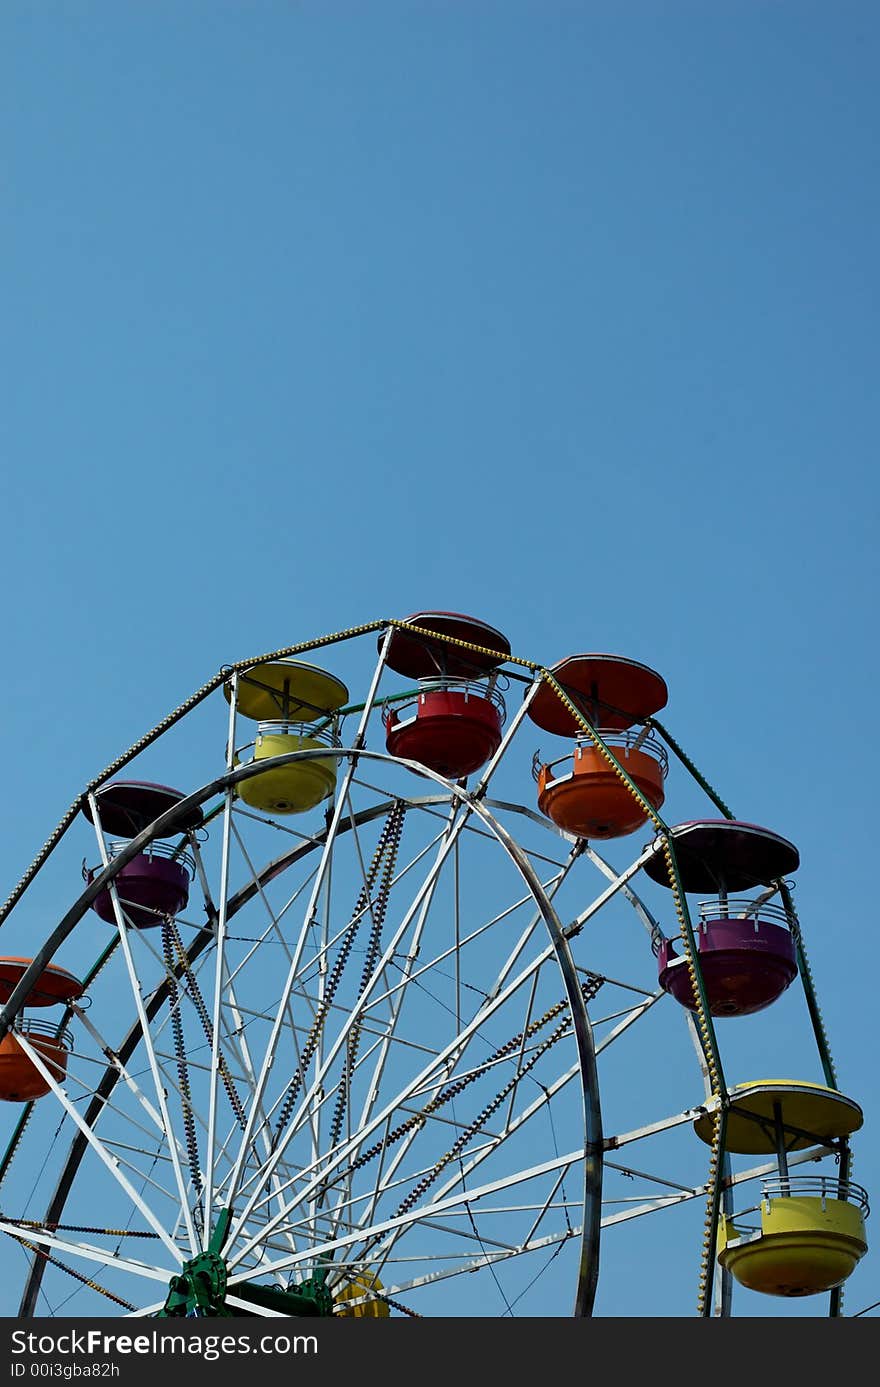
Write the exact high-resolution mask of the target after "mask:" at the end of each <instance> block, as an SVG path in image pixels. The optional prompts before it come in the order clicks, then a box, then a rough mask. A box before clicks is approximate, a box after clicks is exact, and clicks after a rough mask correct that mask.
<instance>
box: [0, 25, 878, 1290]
mask: <svg viewBox="0 0 880 1387" xmlns="http://www.w3.org/2000/svg"><path fill="white" fill-rule="evenodd" d="M878 48H880V11H878V8H877V6H876V5H874V4H871V3H867V0H864V2H863V3H854V2H853V0H838V3H836V4H834V5H829V4H824V3H823V4H820V3H813V0H777V2H776V3H770V2H769V0H766V2H762V3H758V0H737V3H733V0H721V3H717V4H712V5H708V4H706V3H697V2H696V0H693V2H691V3H685V0H662V3H661V0H650V2H649V0H616V2H615V3H610V0H609V2H608V3H592V2H591V0H583V2H582V3H562V0H530V2H528V3H527V2H526V0H497V2H496V3H489V2H488V0H468V3H466V4H465V3H452V2H451V0H447V3H439V0H438V3H427V2H426V0H407V2H406V3H403V0H399V3H389V2H388V0H368V3H364V2H363V0H361V2H360V3H339V2H338V0H323V3H316V0H286V2H282V0H260V3H258V4H247V3H228V2H227V0H201V2H200V0H174V2H173V3H165V0H151V3H149V4H136V3H131V0H129V3H122V4H119V3H103V4H100V3H94V2H93V3H85V2H83V3H66V2H65V0H55V3H53V4H42V5H36V4H33V3H31V2H30V0H6V3H5V4H4V5H3V6H2V14H0V121H2V129H3V132H4V133H3V141H2V143H3V187H4V192H3V197H2V200H0V265H2V271H0V273H2V280H3V294H2V299H3V311H2V317H0V368H2V369H0V378H2V381H3V406H2V409H0V452H2V468H3V473H2V476H3V501H4V514H5V527H4V539H3V544H2V546H0V591H2V593H3V633H4V646H5V659H4V678H3V681H2V686H0V700H2V704H0V707H2V714H3V726H4V728H5V748H4V770H5V774H4V781H5V786H6V796H7V813H6V815H5V816H4V832H3V838H2V842H0V865H2V886H0V894H2V895H3V896H4V897H5V895H6V894H7V891H8V890H9V889H11V888H12V886H13V885H14V883H15V882H16V881H17V880H18V878H19V877H20V876H21V874H22V872H23V871H24V869H25V868H26V867H27V865H28V864H29V862H30V861H31V859H32V858H33V856H34V855H35V853H36V852H37V850H38V849H39V847H40V846H41V845H42V843H43V842H44V840H45V839H46V838H47V836H48V834H49V833H50V831H51V830H52V828H53V826H54V825H55V823H56V821H57V820H58V819H59V818H60V817H61V815H62V813H63V812H64V811H65V810H66V808H67V806H68V805H69V804H70V803H71V801H72V800H73V799H74V798H75V797H76V796H77V795H78V794H79V792H80V790H81V789H82V787H83V785H84V784H85V782H86V781H87V780H88V779H90V778H91V777H92V776H94V775H96V774H97V773H98V772H99V771H100V770H101V769H103V767H104V766H105V765H106V764H107V763H108V762H109V761H111V760H112V759H113V758H114V757H115V756H116V755H118V754H119V753H120V752H121V751H123V750H124V749H125V748H126V747H127V746H128V745H129V743H131V742H132V741H133V740H134V739H135V738H136V737H138V736H139V735H140V734H141V733H142V732H144V731H145V730H146V729H148V728H149V727H151V726H152V725H153V724H154V723H155V722H157V721H158V720H159V718H160V717H162V716H163V715H164V713H165V712H167V711H168V710H169V709H170V708H171V707H173V706H175V705H176V704H178V703H179V702H180V701H181V700H182V699H183V698H185V697H186V696H187V695H188V694H189V693H190V692H191V691H192V690H193V689H195V688H196V687H197V686H199V685H201V684H202V683H203V682H204V681H205V680H206V679H207V678H209V677H210V676H211V675H212V674H213V673H214V672H215V671H216V670H217V669H218V668H219V667H220V665H222V664H224V663H227V662H230V661H233V660H239V659H244V658H245V657H248V656H250V655H254V656H256V655H259V654H261V653H263V652H265V651H269V650H272V649H275V648H278V647H280V646H284V645H286V644H288V643H293V642H295V641H298V640H304V639H308V638H310V637H314V636H318V635H321V634H322V633H324V632H329V631H334V630H338V629H340V628H343V627H348V626H351V625H354V624H357V623H360V622H367V621H371V620H373V619H376V618H380V617H401V618H402V617H405V616H407V615H408V614H409V613H411V612H414V611H417V610H420V609H425V608H441V609H453V610H459V611H464V612H470V613H473V614H475V615H477V616H480V617H482V618H484V619H485V620H487V621H489V622H490V623H492V624H493V625H495V626H497V627H499V628H501V629H502V630H503V631H504V632H505V633H506V634H507V635H508V636H509V638H510V640H511V644H512V647H513V650H514V652H515V653H516V654H517V655H521V656H523V657H525V658H527V659H530V660H534V661H536V662H538V663H543V664H551V663H552V662H554V661H555V660H558V659H560V658H562V657H563V656H565V655H567V654H570V653H573V652H576V651H583V650H600V651H612V652H617V653H620V654H623V655H628V656H631V657H633V658H634V659H637V660H641V661H643V662H645V663H647V664H649V665H651V666H653V667H654V668H656V669H658V670H659V671H661V672H662V674H663V675H664V677H665V678H666V681H667V684H668V686H669V690H670V700H669V704H668V707H667V709H666V710H665V715H664V716H665V721H666V723H667V725H668V727H669V728H670V730H671V731H673V733H674V734H675V736H676V737H677V738H678V739H679V740H680V741H681V742H682V744H683V745H684V746H685V747H686V749H687V750H688V751H689V753H690V754H691V755H692V756H693V757H694V759H695V760H696V762H697V764H698V765H699V766H700V767H701V768H703V769H704V771H705V772H706V774H707V775H708V777H709V779H710V780H711V781H712V783H713V784H714V785H715V786H716V787H717V788H718V790H719V791H720V792H721V794H722V795H723V797H724V798H725V800H726V801H727V802H728V804H730V805H731V806H732V807H733V808H734V810H735V812H736V813H737V814H738V816H739V817H741V818H744V819H749V820H751V821H755V822H758V823H763V824H766V825H768V826H769V827H772V828H774V829H776V830H777V831H779V832H781V833H783V834H784V835H785V836H786V837H789V838H790V839H792V840H793V841H794V842H795V843H796V844H797V845H798V847H799V849H800V852H801V859H802V867H801V869H800V872H799V873H798V901H799V908H800V912H801V916H802V921H803V924H804V929H805V935H806V938H807V941H808V945H809V950H810V957H811V962H812V965H813V971H814V975H815V980H816V985H817V990H818V993H819V996H820V1000H821V1003H822V1008H823V1014H824V1017H825V1022H826V1025H827V1028H828V1032H829V1037H830V1041H831V1047H832V1051H833V1053H834V1055H835V1058H836V1060H837V1064H838V1070H839V1078H840V1083H841V1087H842V1088H843V1089H844V1090H845V1091H846V1092H848V1093H849V1094H850V1095H851V1096H852V1097H854V1098H856V1099H857V1100H858V1101H859V1102H860V1103H861V1104H862V1106H863V1107H864V1109H865V1114H866V1121H865V1127H864V1129H863V1131H862V1133H860V1134H859V1136H858V1137H857V1138H856V1142H855V1143H854V1149H855V1155H856V1166H855V1172H854V1173H855V1178H856V1179H859V1180H860V1181H861V1182H862V1183H864V1184H865V1185H867V1186H869V1189H870V1192H871V1193H872V1194H873V1196H874V1199H875V1202H876V1203H877V1204H878V1205H880V1178H878V1171H880V1162H878V1153H880V1093H878V1085H877V1075H876V1059H875V1057H876V1049H877V1030H876V1025H877V1021H876V977H877V965H878V961H880V951H878V946H877V934H876V928H875V918H874V917H875V914H876V909H875V901H876V895H877V891H876V882H875V881H874V876H873V871H874V866H875V863H876V840H875V839H876V814H875V794H876V785H877V779H878V770H880V767H878V759H877V752H876V747H877V734H876V729H875V728H874V724H873V718H872V712H873V706H874V693H875V690H876V687H877V682H878V675H880V669H878V657H877V641H876V630H877V618H876V608H877V527H878V519H880V517H878V483H877V461H876V451H877V448H876V441H877V431H878V394H877V391H876V386H875V369H874V368H875V360H876V338H877V329H878V288H880V280H878V257H877V246H878V244H880V224H878V223H880V192H878V189H880V179H878V168H877V163H878V154H877V150H878V115H880V97H878V85H877V80H876V74H877V70H878ZM156 778H165V779H167V780H168V781H169V782H170V783H175V784H176V783H183V785H184V787H187V788H191V787H189V786H187V780H188V769H187V766H186V764H185V755H184V756H183V759H182V761H181V763H180V764H179V765H176V766H174V767H170V768H169V770H168V773H167V775H166V776H164V777H161V776H160V777H156ZM667 809H670V810H671V811H672V814H671V817H672V819H673V821H674V820H675V819H676V815H675V812H674V806H670V805H668V806H667ZM77 887H78V883H77V882H73V883H72V884H71V898H72V897H73V895H74V894H75V892H76V890H77ZM64 904H66V902H59V911H60V910H61V909H62V908H63V906H64ZM14 921H15V915H13V916H12V917H11V919H10V922H9V925H8V928H9V929H10V931H12V930H13V923H14ZM51 923H52V922H51V921H48V920H47V921H46V923H45V932H46V933H48V931H49V928H50V927H51ZM33 927H34V929H35V930H38V929H39V926H38V924H37V923H36V922H34V926H33ZM25 942H26V941H24V940H23V939H21V938H20V937H16V939H15V946H16V947H15V948H10V949H9V950H8V951H9V952H21V951H22V949H23V946H24V944H25ZM766 1068H767V1071H768V1073H772V1072H773V1071H774V1062H773V1055H772V1054H768V1055H767V1057H766ZM736 1077H737V1076H734V1078H736ZM745 1077H750V1076H745ZM811 1077H812V1076H811ZM13 1116H14V1114H13V1113H12V1112H10V1114H9V1116H8V1119H7V1117H6V1115H4V1114H2V1113H0V1120H2V1121H3V1122H6V1121H7V1120H8V1122H9V1123H11V1121H12V1118H13ZM871 1186H873V1188H872V1189H871V1188H870V1187H871ZM876 1217H877V1216H876V1215H875V1218H876ZM873 1222H874V1220H869V1225H868V1228H869V1235H870V1234H871V1233H872V1227H871V1225H872V1223H873ZM873 1238H874V1242H875V1243H877V1242H878V1239H880V1235H878V1234H877V1231H876V1228H875V1229H874V1230H873ZM698 1251H699V1249H698V1247H697V1246H694V1249H693V1260H694V1267H695V1269H696V1264H697V1258H698ZM0 1255H2V1250H0ZM878 1265H880V1263H878V1260H877V1254H876V1252H874V1253H873V1254H872V1253H870V1252H869V1254H868V1257H867V1258H866V1259H865V1262H864V1263H863V1265H862V1266H861V1267H860V1268H859V1270H858V1272H857V1273H856V1275H855V1276H854V1277H853V1279H852V1281H851V1283H850V1289H849V1290H848V1293H847V1311H848V1313H855V1312H856V1311H857V1310H858V1309H861V1308H862V1307H863V1306H867V1305H868V1304H870V1303H872V1302H875V1301H878V1300H880V1272H878V1269H877V1268H878ZM695 1274H696V1273H695ZM624 1297H625V1288H621V1300H620V1301H618V1302H616V1303H614V1304H612V1305H607V1306H606V1313H616V1314H626V1313H628V1311H627V1307H626V1303H625V1298H624ZM809 1309H810V1312H811V1313H816V1312H817V1308H816V1306H815V1304H814V1305H813V1306H812V1307H809ZM783 1312H787V1309H786V1307H783ZM802 1312H803V1311H802V1309H801V1310H798V1311H797V1313H802Z"/></svg>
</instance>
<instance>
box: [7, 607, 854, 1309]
mask: <svg viewBox="0 0 880 1387" xmlns="http://www.w3.org/2000/svg"><path fill="white" fill-rule="evenodd" d="M667 701H668V690H667V687H666V683H665V681H664V679H663V677H662V676H661V675H660V674H658V673H657V672H656V671H655V670H653V669H650V668H648V667H647V666H646V665H644V664H641V663H639V662H638V661H635V660H633V659H630V658H627V657H624V656H620V655H612V654H603V653H595V652H593V653H585V654H574V655H566V656H564V657H563V658H561V659H559V660H557V661H556V662H555V663H552V664H549V665H544V664H541V663H538V662H534V661H529V660H526V659H523V658H520V657H518V656H516V655H514V654H513V653H512V648H511V644H510V642H509V640H508V638H507V637H506V636H504V635H503V634H502V633H501V632H500V631H498V630H497V629H495V628H494V627H493V626H491V625H489V624H488V623H487V622H485V621H483V620H480V619H477V618H475V617H471V616H466V615H463V614H459V613H452V612H438V611H427V612H419V613H416V614H414V615H412V616H410V617H408V618H407V619H406V620H390V621H389V620H382V621H376V622H372V623H369V624H366V625H363V626H359V627H356V628H351V629H348V630H344V631H340V632H337V633H333V634H331V635H326V636H321V637H319V638H316V639H312V640H306V641H303V642H301V643H299V644H298V645H294V646H290V647H287V648H285V649H282V650H278V651H274V652H271V653H269V654H267V655H264V656H262V657H260V658H259V659H253V660H242V661H239V662H237V663H235V664H232V665H229V666H227V667H224V668H223V669H222V670H221V671H219V673H218V674H217V675H216V676H215V677H214V678H213V679H212V680H210V681H209V682H208V683H207V684H205V685H204V686H203V688H202V689H200V690H199V691H197V693H195V694H194V695H193V696H192V697H191V698H190V699H188V700H187V702H186V703H184V704H183V705H181V707H179V708H177V709H175V710H174V711H173V712H171V713H170V714H169V715H168V716H167V717H166V718H165V719H163V721H162V722H161V723H160V724H159V725H158V726H157V727H156V728H154V729H152V731H151V732H149V733H148V734H147V735H146V736H145V737H143V738H142V739H141V741H139V742H138V743H137V744H136V745H135V746H134V747H132V748H131V749H130V751H128V752H127V753H125V755H123V756H121V757H119V758H118V760H117V761H116V762H114V763H113V765H111V766H110V767H108V768H107V769H106V770H105V771H104V772H103V773H101V774H100V775H98V776H97V777H96V778H95V779H94V780H93V781H91V782H90V784H89V785H88V786H86V788H85V790H84V791H83V793H82V794H81V796H79V797H78V798H77V800H76V801H75V803H74V804H73V805H72V806H71V809H70V810H69V812H68V814H67V815H66V816H65V819H64V820H62V822H61V823H60V824H59V825H58V827H57V829H56V830H55V832H54V833H53V834H52V836H51V837H50V838H49V840H48V841H47V843H46V845H45V847H44V848H43V850H42V852H41V853H40V854H39V855H38V857H37V858H36V860H35V861H34V863H33V864H32V865H31V867H30V868H29V869H28V871H27V872H26V873H25V874H24V876H23V877H22V878H21V880H20V881H19V883H18V885H17V886H16V887H15V889H14V890H13V891H12V893H11V895H10V896H9V898H8V900H7V901H6V904H5V905H4V906H3V907H2V910H0V923H3V924H4V928H5V929H6V932H7V938H10V937H12V938H13V939H14V940H15V941H16V943H15V944H14V945H13V947H17V948H18V950H20V952H16V953H12V952H10V953H9V954H8V955H6V956H4V957H2V958H0V1003H2V1008H0V1103H2V1110H0V1116H3V1117H5V1118H6V1123H5V1136H3V1137H2V1139H0V1211H2V1212H0V1232H2V1233H3V1234H4V1235H5V1242H6V1249H5V1257H6V1267H7V1276H6V1278H5V1279H6V1281H7V1283H8V1284H13V1283H14V1284H15V1285H16V1286H17V1290H16V1293H15V1294H16V1302H17V1304H16V1306H15V1307H13V1308H11V1309H10V1311H9V1312H8V1313H12V1314H18V1315H20V1316H23V1317H30V1316H41V1317H42V1316H50V1315H65V1316H69V1315H81V1316H88V1315H102V1316H106V1315H113V1314H120V1315H127V1316H157V1317H178V1316H224V1315H236V1316H242V1315H248V1316H266V1317H273V1316H330V1315H343V1316H352V1317H395V1316H412V1317H419V1316H430V1315H441V1316H479V1317H490V1316H491V1317H495V1316H498V1317H504V1316H511V1315H523V1316H528V1315H536V1314H539V1315H542V1316H548V1315H558V1316H578V1317H583V1316H588V1315H594V1314H603V1313H615V1311H614V1310H613V1309H610V1310H609V1309H606V1308H605V1307H607V1306H611V1305H612V1304H613V1301H612V1300H610V1299H607V1298H606V1297H609V1296H612V1297H613V1296H614V1295H615V1294H616V1295H617V1296H618V1297H619V1296H621V1295H623V1296H626V1297H629V1310H628V1313H633V1314H652V1313H656V1308H655V1307H656V1306H657V1305H658V1304H661V1303H662V1304H663V1305H664V1307H665V1312H666V1313H678V1314H694V1313H696V1314H699V1315H704V1316H711V1315H728V1314H731V1313H736V1311H737V1309H738V1308H739V1307H742V1313H745V1314H753V1313H755V1311H754V1309H753V1306H754V1304H755V1303H756V1302H757V1301H762V1302H763V1303H767V1301H768V1298H772V1302H771V1303H772V1304H774V1305H775V1306H776V1307H777V1309H776V1310H775V1313H778V1312H779V1310H778V1307H779V1306H782V1305H783V1304H784V1303H785V1302H789V1303H791V1302H794V1301H798V1302H800V1303H801V1304H808V1305H809V1306H810V1313H814V1314H826V1313H827V1314H832V1315H839V1314H841V1313H843V1287H844V1284H845V1282H846V1280H847V1279H848V1277H849V1276H850V1275H851V1274H852V1273H853V1272H854V1271H855V1269H856V1267H857V1266H858V1264H859V1262H860V1260H861V1258H862V1257H863V1256H864V1254H865V1252H866V1250H867V1241H866V1235H865V1220H866V1218H867V1215H868V1196H867V1194H866V1192H865V1191H864V1190H863V1189H862V1188H861V1187H860V1186H859V1185H857V1184H855V1183H854V1181H853V1179H852V1168H851V1161H852V1150H851V1138H852V1136H853V1134H854V1133H855V1132H857V1131H858V1129H859V1127H860V1126H861V1123H862V1112H861V1109H860V1107H859V1104H858V1102H857V1101H856V1100H855V1099H854V1098H852V1097H849V1096H847V1095H845V1094H844V1093H843V1092H841V1091H840V1089H839V1087H838V1084H837V1080H836V1075H835V1070H834V1066H833V1061H832V1058H831V1054H830V1049H829V1042H828V1037H827V1036H826V1033H825V1030H824V1026H823V1023H822V1020H821V1013H820V1010H819V1006H818V1003H817V999H816V992H815V986H814V981H813V978H812V974H811V971H810V967H809V963H808V960H807V955H806V947H805V942H804V929H803V925H802V922H801V920H800V919H799V916H798V914H797V912H796V910H795V905H794V882H793V880H792V878H793V875H794V873H796V871H797V868H798V866H799V854H798V850H797V848H796V847H795V846H794V844H792V843H791V842H789V841H788V839H786V838H785V837H784V836H782V834H780V833H779V832H777V831H775V830H774V829H771V828H767V827H763V826H761V825H757V824H754V823H752V822H751V821H750V820H749V819H747V818H746V819H738V818H736V817H734V815H733V814H732V812H731V811H730V810H729V809H728V808H727V806H726V805H725V804H724V802H723V801H722V800H721V799H720V797H719V796H718V794H717V793H716V791H715V790H714V789H713V788H712V786H711V785H710V784H709V782H708V781H707V780H706V779H705V778H704V777H703V776H702V774H701V773H700V771H699V770H698V769H697V767H696V765H695V764H694V763H693V762H692V761H691V759H690V757H689V756H688V754H687V753H686V752H685V751H684V750H683V749H682V747H681V746H680V745H679V743H678V742H677V741H676V740H675V738H674V737H673V736H672V735H671V733H669V732H668V730H667V729H666V728H665V726H664V725H663V724H662V723H661V722H660V721H659V719H658V716H657V715H658V713H660V712H661V710H663V709H664V708H665V706H666V704H667ZM548 738H549V739H551V741H550V749H549V752H542V750H541V748H540V747H539V746H536V745H535V744H536V742H537V741H538V740H539V739H540V740H541V741H543V742H544V745H545V747H546V746H547V739H548ZM183 747H186V748H187V749H188V752H187V756H186V757H182V754H181V748H183ZM190 752H191V753H192V754H191V755H190ZM184 761H186V764H187V765H188V766H189V765H192V766H193V767H194V768H196V770H197V771H198V772H199V773H198V774H196V775H195V776H190V772H189V771H187V776H189V777H190V778H189V779H186V780H185V781H184V783H183V784H181V778H182V777H181V775H180V774H179V773H178V770H179V767H180V765H181V764H182V763H183V762H184ZM676 796H680V801H681V803H682V804H683V805H685V806H687V807H686V809H685V813H686V815H687V817H682V818H681V819H677V818H676V817H675V810H674V808H673V814H672V816H670V815H669V809H670V807H672V806H673V805H674V801H675V798H676ZM695 796H696V797H698V799H695ZM695 803H698V806H700V805H701V806H702V812H701V813H700V812H699V808H698V812H697V813H695V812H694V809H693V806H694V804H695ZM68 848H69V849H70V852H75V853H77V854H79V855H80V856H82V857H83V861H82V867H81V874H82V879H81V880H80V881H79V882H76V881H75V880H74V879H73V874H72V873H70V875H69V877H66V878H65V877H64V876H63V871H67V870H68V868H69V864H70V857H69V853H67V849H68ZM65 854H67V855H65ZM59 864H61V868H63V871H62V873H61V876H59ZM59 883H60V884H59ZM58 890H66V891H67V895H66V896H62V898H61V900H62V904H61V906H60V908H59V906H58V904H57V901H58V896H57V892H58ZM52 899H54V900H55V908H54V914H52V915H51V916H50V917H49V919H48V927H47V929H46V932H45V934H44V935H41V936H40V937H39V938H38V939H35V938H34V936H33V920H34V918H35V917H36V916H38V915H40V914H42V915H43V916H44V917H45V912H46V908H47V907H46V904H45V902H46V901H47V900H52ZM29 902H35V905H33V906H32V908H31V909H30V910H28V909H27V904H28V903H29ZM18 919H22V920H24V921H26V922H27V923H26V925H24V926H22V929H24V930H25V934H24V936H22V934H21V933H19V934H18V935H16V934H15V930H16V928H17V921H18ZM780 1007H786V1008H788V1009H789V1011H790V1012H791V1015H792V1017H793V1018H796V1023H793V1025H792V1026H791V1027H790V1029H791V1030H792V1033H793V1034H796V1035H797V1037H798V1039H797V1042H796V1045H795V1049H794V1050H793V1052H792V1054H791V1055H790V1056H789V1055H786V1056H785V1060H786V1061H787V1062H788V1063H789V1064H791V1065H792V1068H791V1074H790V1077H788V1078H778V1077H774V1076H775V1075H776V1074H777V1073H778V1072H780V1071H778V1070H777V1066H776V1063H775V1062H773V1061H772V1060H770V1061H769V1062H768V1071H769V1072H767V1071H765V1072H760V1071H758V1072H754V1070H751V1071H747V1072H736V1071H735V1070H731V1067H730V1059H731V1057H732V1058H733V1060H734V1063H735V1064H736V1063H739V1061H740V1056H743V1057H745V1056H747V1055H748V1053H749V1052H748V1046H745V1048H743V1046H742V1044H741V1042H742V1039H743V1038H744V1037H747V1036H748V1035H749V1028H750V1027H754V1026H758V1025H760V1023H761V1020H762V1018H764V1019H766V1018H767V1016H768V1015H769V1014H771V1012H772V1009H773V1008H780ZM44 1018H48V1019H44ZM722 1032H723V1036H722ZM722 1039H723V1041H724V1043H723V1044H722V1043H721V1040H722ZM783 1072H784V1071H783ZM676 1220H678V1222H676ZM673 1243H674V1244H675V1247H676V1249H677V1250H676V1252H675V1253H672V1252H671V1251H670V1248H671V1245H672V1244H673ZM652 1259H653V1260H652ZM658 1266H662V1267H663V1268H664V1269H665V1271H664V1276H663V1287H662V1292H661V1287H660V1284H659V1281H658V1273H657V1271H656V1267H658ZM640 1268H644V1278H643V1279H642V1280H640ZM617 1313H619V1311H618V1312H617Z"/></svg>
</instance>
